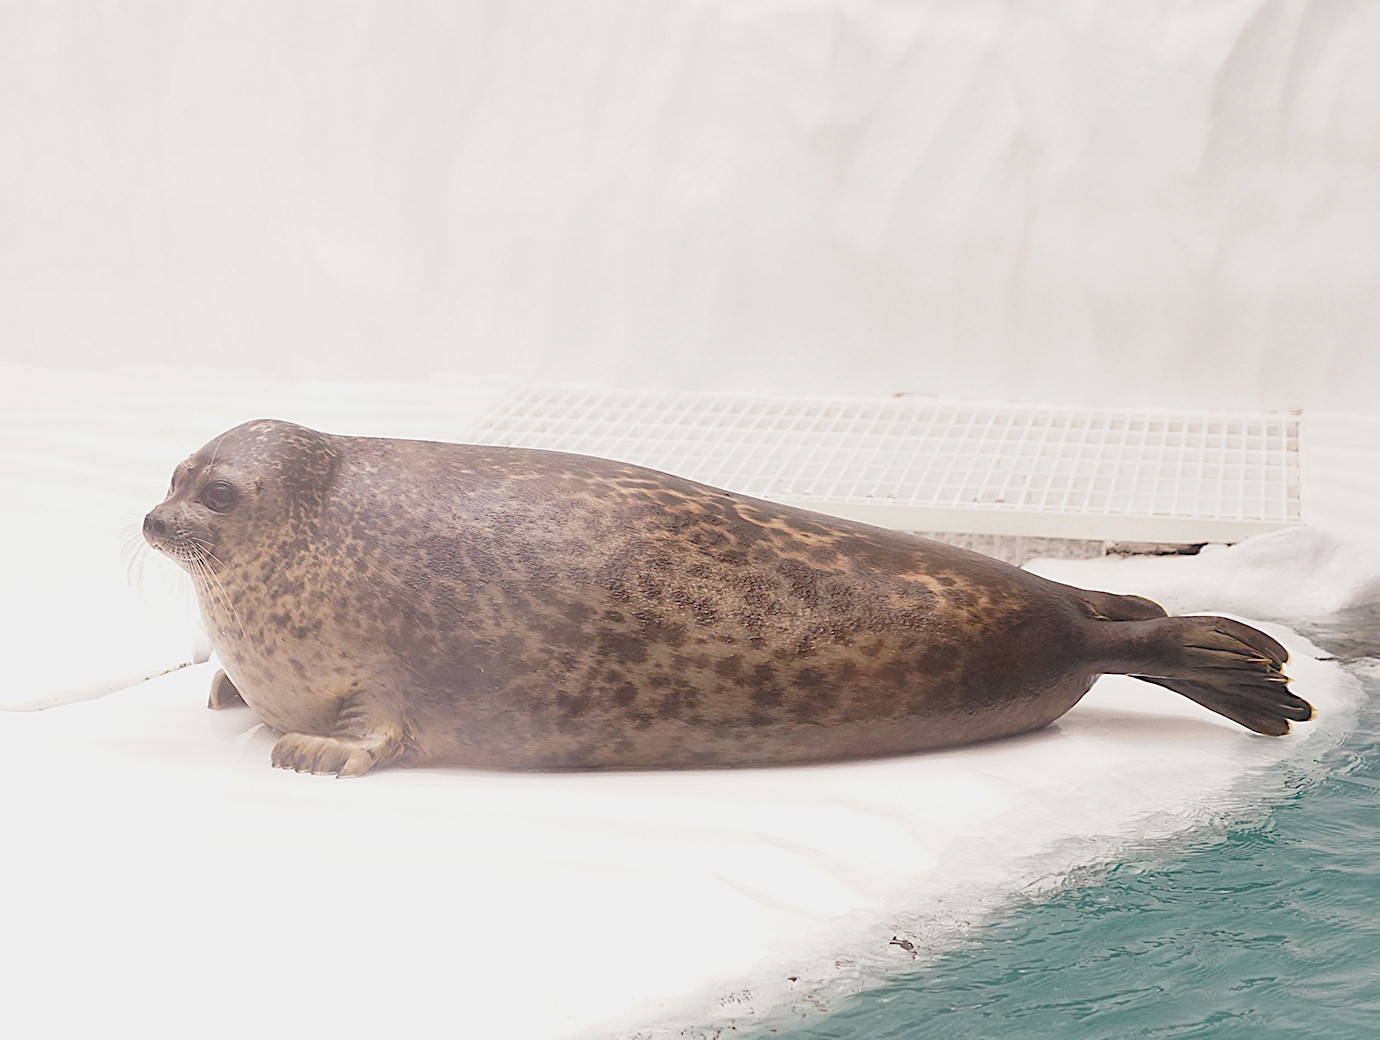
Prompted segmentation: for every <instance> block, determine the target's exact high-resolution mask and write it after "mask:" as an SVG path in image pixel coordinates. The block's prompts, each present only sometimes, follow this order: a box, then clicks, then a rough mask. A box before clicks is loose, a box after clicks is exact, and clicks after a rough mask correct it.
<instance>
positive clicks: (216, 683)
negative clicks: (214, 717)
mask: <svg viewBox="0 0 1380 1040" xmlns="http://www.w3.org/2000/svg"><path fill="white" fill-rule="evenodd" d="M243 705H244V698H243V697H241V696H240V691H239V690H237V689H235V684H234V683H232V682H231V681H230V677H229V676H228V675H226V674H225V672H224V671H223V670H222V671H218V672H216V677H215V678H214V679H212V680H211V696H210V698H209V699H208V700H207V701H206V707H208V708H210V709H211V710H212V711H220V710H221V709H222V708H235V707H241V706H243Z"/></svg>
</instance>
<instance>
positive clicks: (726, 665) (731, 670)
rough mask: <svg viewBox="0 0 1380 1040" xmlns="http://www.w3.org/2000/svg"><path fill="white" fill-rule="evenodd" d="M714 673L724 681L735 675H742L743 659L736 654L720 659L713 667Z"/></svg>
mask: <svg viewBox="0 0 1380 1040" xmlns="http://www.w3.org/2000/svg"><path fill="white" fill-rule="evenodd" d="M714 671H715V672H716V673H717V674H719V675H721V676H722V677H723V678H725V679H731V678H733V677H734V676H736V675H740V674H742V671H743V659H742V658H741V657H739V656H738V655H737V654H733V655H732V656H730V657H724V658H721V659H720V660H719V663H718V664H716V665H715V666H714Z"/></svg>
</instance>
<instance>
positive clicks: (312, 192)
mask: <svg viewBox="0 0 1380 1040" xmlns="http://www.w3.org/2000/svg"><path fill="white" fill-rule="evenodd" d="M1377 54H1380V3H1372V2H1364V0H1362V2H1350V0H1318V2H1313V3H1307V2H1303V0H1183V2H1164V3H1157V4H1139V3H1121V2H1113V0H1103V2H1098V0H1046V2H1043V3H1040V2H1025V3H1019V2H1015V0H1005V2H998V0H990V2H980V0H954V2H951V3H944V2H936V0H932V2H922V0H897V2H880V0H875V2H863V0H855V2H849V0H832V2H830V0H774V2H773V0H657V2H655V3H649V2H646V0H610V2H605V3H599V2H594V0H547V2H542V0H531V2H509V3H500V2H478V0H471V2H463V3H461V2H457V3H440V2H432V3H401V2H398V0H377V2H354V3H342V2H322V3H301V2H290V3H283V2H281V0H279V2H273V3H242V2H232V3H225V2H203V0H182V2H170V3H164V4H149V3H142V4H133V3H95V2H93V3H65V4H64V3H39V2H22V0H9V2H7V3H5V4H3V5H0V351H3V353H4V354H5V355H7V356H8V357H10V358H12V359H19V360H28V361H36V362H40V363H50V364H60V365H91V364H115V363H177V364H208V363H209V364H217V365H233V366H241V367H247V368H263V369H268V370H272V371H278V372H287V373H291V374H297V375H311V376H313V377H316V378H326V379H351V378H353V379H357V378H370V379H372V378H390V379H409V378H417V377H422V376H425V375H427V374H429V373H434V372H464V373H474V374H476V375H478V374H485V375H491V374H495V373H497V374H508V375H516V376H520V377H523V378H529V379H538V380H548V381H561V382H569V381H577V382H584V383H611V384H618V385H638V386H670V387H687V388H715V389H730V388H731V389H753V390H765V391H790V392H813V391H823V392H858V393H885V392H893V391H913V392H925V393H942V394H960V395H968V396H981V397H988V398H1014V399H1026V400H1043V401H1049V402H1053V403H1065V402H1067V403H1124V404H1157V405H1159V404H1164V405H1180V406H1227V407H1268V408H1286V407H1306V408H1314V409H1331V410H1342V411H1346V410H1351V411H1363V412H1371V413H1374V412H1377V411H1380V392H1377V391H1380V334H1378V333H1377V330H1378V329H1380V62H1377V61H1376V55H1377Z"/></svg>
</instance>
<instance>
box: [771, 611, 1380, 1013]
mask: <svg viewBox="0 0 1380 1040" xmlns="http://www.w3.org/2000/svg"><path fill="white" fill-rule="evenodd" d="M1296 627H1297V628H1299V629H1300V630H1302V631H1304V632H1305V633H1306V634H1307V635H1309V637H1310V638H1312V639H1313V640H1314V642H1316V643H1317V644H1318V645H1320V646H1323V647H1326V648H1327V649H1328V650H1329V651H1330V652H1331V653H1333V654H1336V655H1337V656H1338V657H1339V658H1341V659H1342V660H1343V662H1344V663H1345V664H1346V665H1347V667H1348V669H1349V670H1351V671H1352V672H1353V674H1355V675H1357V677H1358V678H1359V679H1360V680H1361V682H1362V684H1363V685H1364V686H1365V687H1366V692H1367V698H1366V700H1365V702H1364V703H1363V705H1362V707H1361V713H1360V719H1359V722H1358V726H1357V729H1356V732H1355V733H1354V734H1353V735H1352V736H1351V737H1350V738H1349V739H1348V740H1347V741H1346V742H1345V743H1344V744H1343V745H1342V746H1341V747H1339V748H1338V749H1337V750H1335V751H1334V752H1332V753H1331V754H1330V755H1329V757H1328V759H1327V761H1326V762H1325V770H1324V771H1323V773H1322V774H1321V777H1320V778H1319V779H1315V780H1313V781H1310V782H1307V783H1304V782H1301V781H1300V782H1299V783H1297V784H1296V785H1295V786H1294V787H1293V788H1292V789H1291V790H1290V792H1289V794H1288V796H1287V797H1286V798H1285V799H1284V800H1283V801H1282V802H1279V803H1277V804H1275V805H1273V806H1271V807H1269V808H1268V809H1263V810H1257V811H1254V812H1251V813H1249V814H1243V815H1242V817H1241V818H1240V819H1239V820H1238V821H1237V822H1236V823H1235V824H1234V825H1230V826H1228V827H1227V829H1226V831H1225V834H1224V833H1223V832H1222V831H1221V830H1217V831H1214V832H1213V833H1212V834H1210V835H1208V834H1205V835H1202V836H1200V837H1199V838H1198V839H1197V840H1193V839H1190V840H1189V842H1188V843H1187V844H1185V845H1182V846H1180V847H1179V848H1178V849H1177V850H1175V851H1174V852H1173V853H1172V854H1169V855H1166V856H1165V857H1164V858H1162V859H1143V860H1141V861H1140V862H1138V863H1125V864H1121V865H1119V866H1116V867H1112V868H1109V869H1108V870H1106V871H1104V872H1102V873H1101V874H1100V875H1099V877H1098V879H1097V882H1096V883H1095V884H1092V885H1088V886H1086V887H1079V888H1073V889H1069V890H1067V891H1065V892H1063V893H1062V894H1060V895H1058V896H1056V897H1055V898H1053V899H1051V900H1049V901H1047V902H1044V903H1040V904H1038V905H1032V906H1028V907H1024V908H1022V909H1018V910H1014V911H1012V912H1011V913H1010V914H1008V915H1007V916H1005V917H1003V918H1001V919H1000V920H998V921H996V922H994V923H993V924H991V925H990V926H988V927H986V928H984V929H983V930H982V931H981V932H980V933H979V934H978V935H977V936H975V937H974V938H973V940H972V941H970V942H968V943H966V944H965V945H964V946H962V947H961V948H959V949H956V950H954V951H952V952H951V953H948V954H946V955H944V956H942V957H941V958H940V959H939V960H938V961H937V962H936V963H933V964H931V965H930V966H928V967H927V968H925V969H924V970H922V971H917V972H916V973H914V974H912V975H909V976H905V977H902V978H898V979H897V980H895V981H893V982H891V983H890V984H888V985H886V986H884V987H882V988H880V989H877V990H873V991H870V992H867V993H863V994H859V995H858V996H856V997H853V998H851V999H850V1000H848V1001H845V1002H844V1003H843V1004H842V1005H841V1006H840V1007H839V1009H838V1010H837V1011H836V1012H835V1013H834V1014H832V1015H830V1016H828V1017H826V1018H821V1019H816V1020H812V1021H810V1022H808V1023H805V1024H802V1025H801V1026H799V1027H782V1026H778V1027H777V1028H776V1029H772V1030H768V1031H765V1032H764V1034H763V1035H770V1036H772V1037H775V1038H787V1040H912V1038H915V1040H919V1038H921V1037H925V1038H929V1037H942V1038H946V1040H947V1038H957V1040H962V1038H970V1037H971V1038H979V1037H981V1038H984V1040H985V1038H1006V1037H1051V1038H1055V1037H1057V1038H1059V1040H1082V1038H1089V1040H1091V1038H1098V1040H1103V1038H1112V1037H1115V1038H1118V1040H1122V1038H1128V1037H1155V1038H1162V1037H1173V1038H1189V1037H1193V1038H1197V1037H1202V1038H1211V1040H1234V1038H1242V1040H1245V1038H1250V1040H1275V1038H1279V1040H1283V1038H1286V1037H1287V1038H1290V1040H1298V1038H1310V1037H1319V1038H1322V1037H1326V1038H1328V1040H1352V1038H1355V1040H1362V1038H1365V1040H1369V1038H1372V1037H1380V661H1377V660H1376V658H1380V610H1377V609H1375V608H1370V609H1366V610H1359V611H1352V612H1349V613H1348V614H1345V615H1338V616H1336V617H1334V618H1332V619H1330V620H1329V621H1327V622H1324V623H1316V624H1314V625H1311V626H1309V625H1301V624H1296Z"/></svg>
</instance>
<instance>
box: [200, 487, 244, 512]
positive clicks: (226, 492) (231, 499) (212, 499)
mask: <svg viewBox="0 0 1380 1040" xmlns="http://www.w3.org/2000/svg"><path fill="white" fill-rule="evenodd" d="M239 497H240V496H239V493H238V492H237V491H236V490H235V489H234V488H233V487H231V486H230V485H229V484H227V483H226V482H225V481H223V480H217V481H216V482H215V483H213V484H207V485H206V486H205V487H204V488H202V489H201V504H202V505H204V506H205V507H206V508H207V509H210V510H212V511H213V512H216V513H228V512H230V509H231V507H232V506H234V504H235V502H236V501H237V500H238V499H239Z"/></svg>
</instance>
